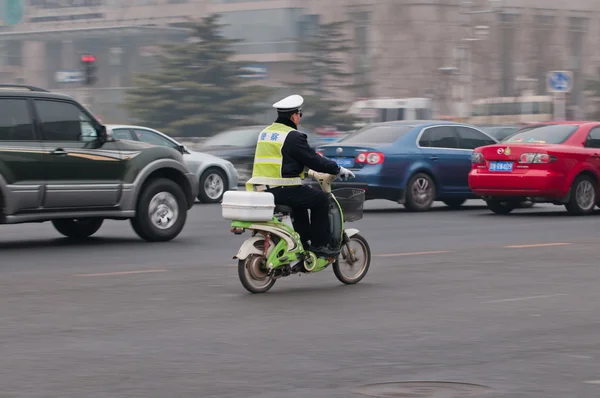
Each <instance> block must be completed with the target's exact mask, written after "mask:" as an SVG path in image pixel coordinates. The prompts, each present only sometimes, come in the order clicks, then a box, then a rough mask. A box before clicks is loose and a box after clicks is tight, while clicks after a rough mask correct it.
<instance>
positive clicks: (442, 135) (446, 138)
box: [419, 126, 458, 149]
mask: <svg viewBox="0 0 600 398" xmlns="http://www.w3.org/2000/svg"><path fill="white" fill-rule="evenodd" d="M419 145H420V146H422V147H427V148H448V149H455V148H458V137H457V136H456V132H455V130H454V127H452V126H439V127H431V128H428V129H427V130H425V132H424V133H423V134H422V135H421V139H420V140H419Z"/></svg>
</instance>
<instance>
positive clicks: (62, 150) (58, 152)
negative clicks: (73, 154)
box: [51, 148, 67, 155]
mask: <svg viewBox="0 0 600 398" xmlns="http://www.w3.org/2000/svg"><path fill="white" fill-rule="evenodd" d="M51 153H52V155H66V154H67V152H65V150H64V149H62V148H57V149H55V150H53V151H52V152H51Z"/></svg>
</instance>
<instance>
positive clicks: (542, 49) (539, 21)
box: [533, 15, 556, 94]
mask: <svg viewBox="0 0 600 398" xmlns="http://www.w3.org/2000/svg"><path fill="white" fill-rule="evenodd" d="M555 25H556V21H555V17H554V16H552V15H536V16H535V17H534V19H533V30H534V32H533V36H534V37H533V42H534V43H535V44H534V51H535V53H536V54H535V76H534V77H535V78H537V79H538V81H537V92H538V94H545V93H546V84H547V83H546V74H547V73H548V70H549V68H550V67H552V66H551V65H553V64H555V62H554V59H553V57H554V52H552V51H551V50H550V51H549V49H551V48H552V44H553V35H554V32H555V30H556V26H555Z"/></svg>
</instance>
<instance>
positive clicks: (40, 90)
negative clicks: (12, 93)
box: [0, 84, 50, 93]
mask: <svg viewBox="0 0 600 398" xmlns="http://www.w3.org/2000/svg"><path fill="white" fill-rule="evenodd" d="M0 88H26V89H29V91H38V92H42V93H49V92H50V91H48V90H45V89H43V88H39V87H35V86H28V85H26V84H0Z"/></svg>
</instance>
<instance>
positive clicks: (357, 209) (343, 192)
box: [332, 188, 365, 222]
mask: <svg viewBox="0 0 600 398" xmlns="http://www.w3.org/2000/svg"><path fill="white" fill-rule="evenodd" d="M332 193H333V195H334V196H335V198H336V199H337V201H338V203H339V204H340V207H341V208H342V211H343V212H344V221H345V222H353V221H358V220H360V219H362V218H363V205H364V203H365V190H364V189H358V188H340V189H335V190H333V191H332Z"/></svg>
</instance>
